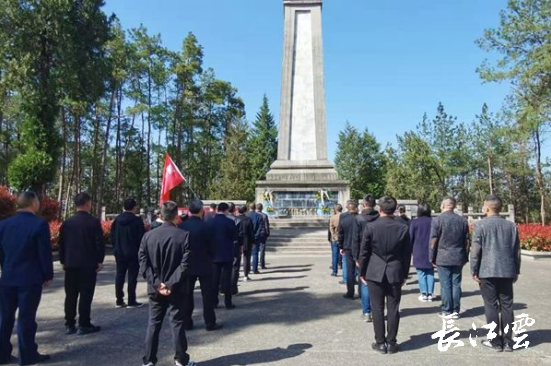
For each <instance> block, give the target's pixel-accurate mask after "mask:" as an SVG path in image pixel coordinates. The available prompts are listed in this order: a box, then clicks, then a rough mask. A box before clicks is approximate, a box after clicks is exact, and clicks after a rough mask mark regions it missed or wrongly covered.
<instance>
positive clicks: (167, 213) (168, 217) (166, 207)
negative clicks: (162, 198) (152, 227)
mask: <svg viewBox="0 0 551 366" xmlns="http://www.w3.org/2000/svg"><path fill="white" fill-rule="evenodd" d="M177 216H178V204H176V202H173V201H166V202H163V204H162V206H161V220H163V221H168V222H171V221H174V219H175V218H176V217H177Z"/></svg>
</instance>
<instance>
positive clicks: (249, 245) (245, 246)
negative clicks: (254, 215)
mask: <svg viewBox="0 0 551 366" xmlns="http://www.w3.org/2000/svg"><path fill="white" fill-rule="evenodd" d="M246 213H247V206H246V205H243V206H241V207H239V216H238V218H239V223H238V224H237V231H238V233H239V246H240V247H241V248H242V252H243V260H244V263H243V274H244V276H245V281H250V278H249V273H250V272H251V253H252V250H253V245H254V231H253V223H252V221H251V219H249V218H248V217H247V215H245V214H246ZM234 275H235V273H234ZM237 277H239V269H238V271H237Z"/></svg>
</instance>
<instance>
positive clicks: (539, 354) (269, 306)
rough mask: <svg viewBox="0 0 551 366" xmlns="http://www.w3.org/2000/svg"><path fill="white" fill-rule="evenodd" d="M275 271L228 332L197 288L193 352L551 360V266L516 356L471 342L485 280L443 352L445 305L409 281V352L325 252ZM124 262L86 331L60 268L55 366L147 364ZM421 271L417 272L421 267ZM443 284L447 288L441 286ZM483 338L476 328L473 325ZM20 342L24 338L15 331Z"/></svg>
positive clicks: (521, 287)
mask: <svg viewBox="0 0 551 366" xmlns="http://www.w3.org/2000/svg"><path fill="white" fill-rule="evenodd" d="M267 262H268V266H269V268H268V269H267V270H266V271H264V272H263V273H262V274H261V275H256V276H254V277H253V281H251V282H247V283H243V282H241V283H240V287H239V290H240V294H239V295H238V296H236V297H235V304H236V306H237V309H235V310H231V311H227V310H225V309H219V310H217V316H218V318H219V321H220V322H221V323H223V324H224V329H222V330H221V331H217V332H206V331H205V330H204V329H203V320H202V314H201V313H202V311H201V304H200V296H199V293H198V292H196V295H197V296H196V311H195V314H194V322H195V326H196V329H195V330H193V331H190V332H188V340H189V353H190V354H191V357H192V360H194V361H196V362H198V363H199V365H201V366H232V365H282V366H284V365H301V366H303V365H304V366H308V365H316V366H317V365H324V364H327V365H340V364H342V365H347V366H354V365H378V364H380V363H384V364H385V365H404V364H405V365H433V364H435V365H436V364H438V365H440V364H442V363H444V362H448V363H453V364H454V365H471V364H475V363H483V364H484V365H485V366H490V365H500V366H501V365H503V364H514V365H538V366H541V365H551V319H550V318H549V316H548V313H547V311H548V309H549V301H550V300H551V286H550V285H551V280H550V278H549V274H550V272H551V263H549V262H548V263H545V262H524V263H523V268H522V275H521V278H520V280H519V281H518V282H517V284H516V286H515V302H516V304H515V309H516V312H515V314H516V315H519V314H520V313H521V312H524V313H527V314H529V315H530V317H531V318H534V319H535V320H536V323H535V325H534V326H532V327H530V328H528V331H529V332H528V334H529V336H528V338H527V340H529V341H530V347H529V348H528V349H527V350H520V351H517V352H514V353H512V354H508V353H494V352H493V351H491V350H488V349H485V348H484V349H483V348H482V346H481V345H480V341H481V340H482V339H484V335H485V332H480V331H479V332H478V333H477V334H478V336H479V338H478V347H476V348H473V347H472V346H471V345H470V344H469V339H468V337H469V331H470V330H471V328H472V323H475V325H476V326H477V328H480V327H481V326H482V325H484V324H485V319H484V309H483V303H482V298H481V296H480V293H479V291H478V288H477V285H476V284H475V283H474V282H473V281H472V280H471V279H470V276H468V273H467V270H466V271H465V275H464V280H463V283H464V286H463V291H464V294H463V303H462V307H463V309H464V311H465V313H464V317H463V318H462V319H460V320H458V321H456V323H455V324H456V325H457V326H458V327H459V328H460V329H461V330H462V332H461V338H460V339H461V340H462V341H463V342H464V343H465V346H464V347H461V348H450V350H449V351H447V352H445V353H441V352H439V351H438V348H437V341H436V340H432V339H431V335H432V334H433V333H435V332H436V331H438V330H440V329H441V328H442V320H441V319H440V318H438V317H437V316H436V313H437V312H438V310H439V302H433V303H421V302H419V301H418V300H417V296H418V292H417V287H416V286H417V285H416V276H415V275H413V276H412V278H411V280H410V281H409V284H408V285H406V287H405V288H404V296H403V300H402V310H401V314H402V319H401V326H400V333H399V339H398V340H399V342H400V343H401V347H402V352H400V353H398V354H395V355H378V354H375V353H373V351H372V350H371V343H372V342H373V330H372V326H371V324H366V323H364V322H363V321H362V320H361V319H360V317H361V310H360V302H359V301H350V300H345V299H343V298H342V294H343V293H344V286H342V285H339V284H338V278H334V277H331V276H330V270H329V269H328V266H329V262H330V258H329V257H328V256H327V257H324V256H315V257H307V256H303V257H292V256H288V255H286V256H274V255H272V256H269V257H268V259H267ZM114 270H115V268H114V260H113V258H112V257H108V258H107V260H106V266H105V270H104V271H103V272H102V273H101V274H100V276H99V279H98V286H97V290H96V296H95V300H94V304H93V310H92V319H93V322H94V323H95V324H96V325H101V326H102V328H103V330H102V331H101V332H100V333H97V334H93V335H88V336H83V337H78V336H66V335H65V334H64V326H63V324H64V321H63V301H64V291H63V287H62V285H63V274H62V271H61V270H60V268H59V265H56V279H55V281H54V284H53V286H52V287H51V288H49V289H47V290H46V291H45V293H44V296H43V299H42V304H41V307H40V310H39V316H38V323H39V330H38V336H37V339H38V343H39V347H40V351H41V352H45V353H49V354H51V355H52V360H51V361H50V362H49V363H48V365H114V366H115V365H116V366H119V365H120V366H127V365H128V366H130V365H141V356H142V352H143V339H144V335H145V329H146V324H147V311H148V310H147V306H145V307H143V308H141V309H133V310H131V309H115V307H114V304H115V299H114V285H113V283H114V278H115V272H114ZM412 273H413V269H412ZM437 291H438V285H437ZM138 293H139V294H141V296H140V297H139V300H140V301H142V302H146V298H145V296H144V294H145V284H144V283H143V282H140V284H139V287H138ZM471 333H473V336H474V335H475V332H474V331H471ZM13 341H14V345H15V344H16V343H15V342H16V338H15V337H14V338H13ZM171 345H172V342H171V333H170V330H169V328H168V322H165V328H164V329H163V332H162V336H161V346H160V350H159V359H160V361H159V363H158V365H171V364H172V357H173V351H172V346H171Z"/></svg>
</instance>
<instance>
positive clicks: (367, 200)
mask: <svg viewBox="0 0 551 366" xmlns="http://www.w3.org/2000/svg"><path fill="white" fill-rule="evenodd" d="M364 204H365V206H367V207H369V208H373V207H375V205H376V204H377V203H376V202H375V197H373V196H372V195H370V194H366V195H365V197H364Z"/></svg>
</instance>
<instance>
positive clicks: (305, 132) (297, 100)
mask: <svg viewBox="0 0 551 366" xmlns="http://www.w3.org/2000/svg"><path fill="white" fill-rule="evenodd" d="M322 5H323V1H322V0H283V8H284V18H285V20H284V32H283V35H284V39H283V64H282V75H281V105H280V121H279V143H278V154H277V160H276V161H275V162H274V163H273V164H272V166H271V170H270V171H269V172H268V174H267V175H266V181H261V182H258V188H257V192H256V193H257V200H259V199H261V197H262V194H263V192H264V191H265V190H266V189H268V188H269V189H273V190H274V192H275V193H276V197H278V195H277V193H278V191H279V192H285V195H284V196H286V197H288V199H289V202H294V203H296V202H297V200H298V198H297V199H293V197H303V198H301V199H306V198H305V197H306V196H308V195H314V194H315V193H316V192H319V191H320V190H321V189H324V188H325V189H328V190H330V191H332V192H339V195H338V199H339V201H340V202H344V201H346V200H348V197H349V195H350V189H349V186H348V182H346V181H341V180H339V178H338V174H337V171H336V170H335V168H334V165H333V163H331V162H330V161H329V159H328V155H327V128H326V112H325V86H324V69H323V37H322V16H321V15H322ZM279 196H281V195H279ZM310 200H311V199H310ZM279 203H280V204H283V203H282V202H279ZM277 205H278V204H277V202H276V207H277Z"/></svg>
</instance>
